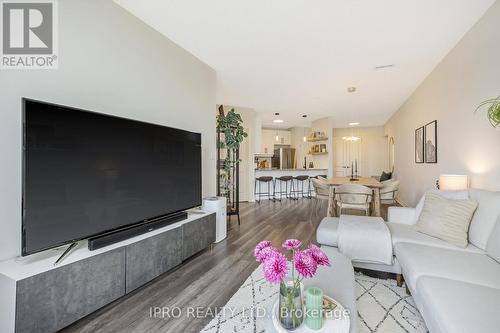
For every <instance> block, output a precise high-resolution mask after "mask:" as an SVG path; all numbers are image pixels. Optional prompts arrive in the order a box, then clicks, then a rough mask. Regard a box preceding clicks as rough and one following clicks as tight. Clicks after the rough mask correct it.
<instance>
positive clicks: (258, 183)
mask: <svg viewBox="0 0 500 333" xmlns="http://www.w3.org/2000/svg"><path fill="white" fill-rule="evenodd" d="M272 181H273V177H271V176H261V177H257V178H255V195H256V196H258V198H259V199H258V200H255V201H257V202H258V203H260V197H261V196H264V197H268V198H269V199H270V200H271V197H272V196H273V195H272V194H271V182H272ZM262 183H264V184H267V192H261V189H260V188H261V184H262ZM273 201H274V199H273Z"/></svg>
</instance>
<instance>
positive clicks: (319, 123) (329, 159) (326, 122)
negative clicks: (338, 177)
mask: <svg viewBox="0 0 500 333" xmlns="http://www.w3.org/2000/svg"><path fill="white" fill-rule="evenodd" d="M332 124H333V122H332V119H331V118H321V119H318V120H315V121H313V122H312V125H311V131H313V132H324V133H325V135H326V136H327V137H328V141H327V142H323V141H322V142H318V143H326V147H327V148H326V149H327V151H328V154H326V155H313V156H312V159H313V162H314V168H316V169H328V177H331V176H332V175H333V154H332V150H333V135H332V134H333V126H332Z"/></svg>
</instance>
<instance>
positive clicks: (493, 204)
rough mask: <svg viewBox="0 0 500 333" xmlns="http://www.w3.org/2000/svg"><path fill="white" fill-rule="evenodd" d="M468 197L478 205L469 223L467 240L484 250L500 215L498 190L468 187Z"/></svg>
mask: <svg viewBox="0 0 500 333" xmlns="http://www.w3.org/2000/svg"><path fill="white" fill-rule="evenodd" d="M470 198H471V199H473V200H475V201H477V202H478V207H477V210H476V212H475V213H474V216H473V217H472V222H471V224H470V229H469V242H471V243H472V244H474V245H476V246H477V247H479V248H481V249H483V250H484V249H486V244H487V243H488V239H489V237H490V234H491V231H492V230H493V227H494V226H495V223H496V221H497V219H498V216H499V215H500V192H492V191H486V190H478V189H470Z"/></svg>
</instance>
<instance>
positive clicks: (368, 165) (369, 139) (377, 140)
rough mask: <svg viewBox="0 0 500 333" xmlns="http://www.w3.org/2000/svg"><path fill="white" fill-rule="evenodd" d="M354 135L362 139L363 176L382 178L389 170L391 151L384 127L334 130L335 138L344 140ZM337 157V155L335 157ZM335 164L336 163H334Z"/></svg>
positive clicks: (361, 172) (361, 169)
mask: <svg viewBox="0 0 500 333" xmlns="http://www.w3.org/2000/svg"><path fill="white" fill-rule="evenodd" d="M351 134H354V135H355V136H358V137H360V138H361V168H360V170H359V172H360V174H361V175H362V176H368V177H369V176H380V175H381V174H382V171H384V170H385V171H388V169H389V166H388V165H389V154H388V153H389V150H388V145H387V137H386V136H385V133H384V127H383V126H375V127H356V128H354V127H353V128H334V129H333V136H334V137H335V138H338V137H340V138H342V137H344V136H351ZM333 156H335V154H334V155H333ZM334 163H335V161H334Z"/></svg>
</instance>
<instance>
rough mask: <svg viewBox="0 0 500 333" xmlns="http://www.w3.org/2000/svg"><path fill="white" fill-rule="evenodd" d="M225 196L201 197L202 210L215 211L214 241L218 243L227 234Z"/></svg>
mask: <svg viewBox="0 0 500 333" xmlns="http://www.w3.org/2000/svg"><path fill="white" fill-rule="evenodd" d="M226 201H227V199H226V197H208V198H205V199H203V206H202V207H201V209H202V210H204V211H206V212H209V213H215V215H216V221H215V224H216V231H215V242H216V243H218V242H220V241H221V240H223V239H224V238H226V236H227V224H226V223H227V222H226V221H227V220H226V218H227V215H226Z"/></svg>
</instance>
